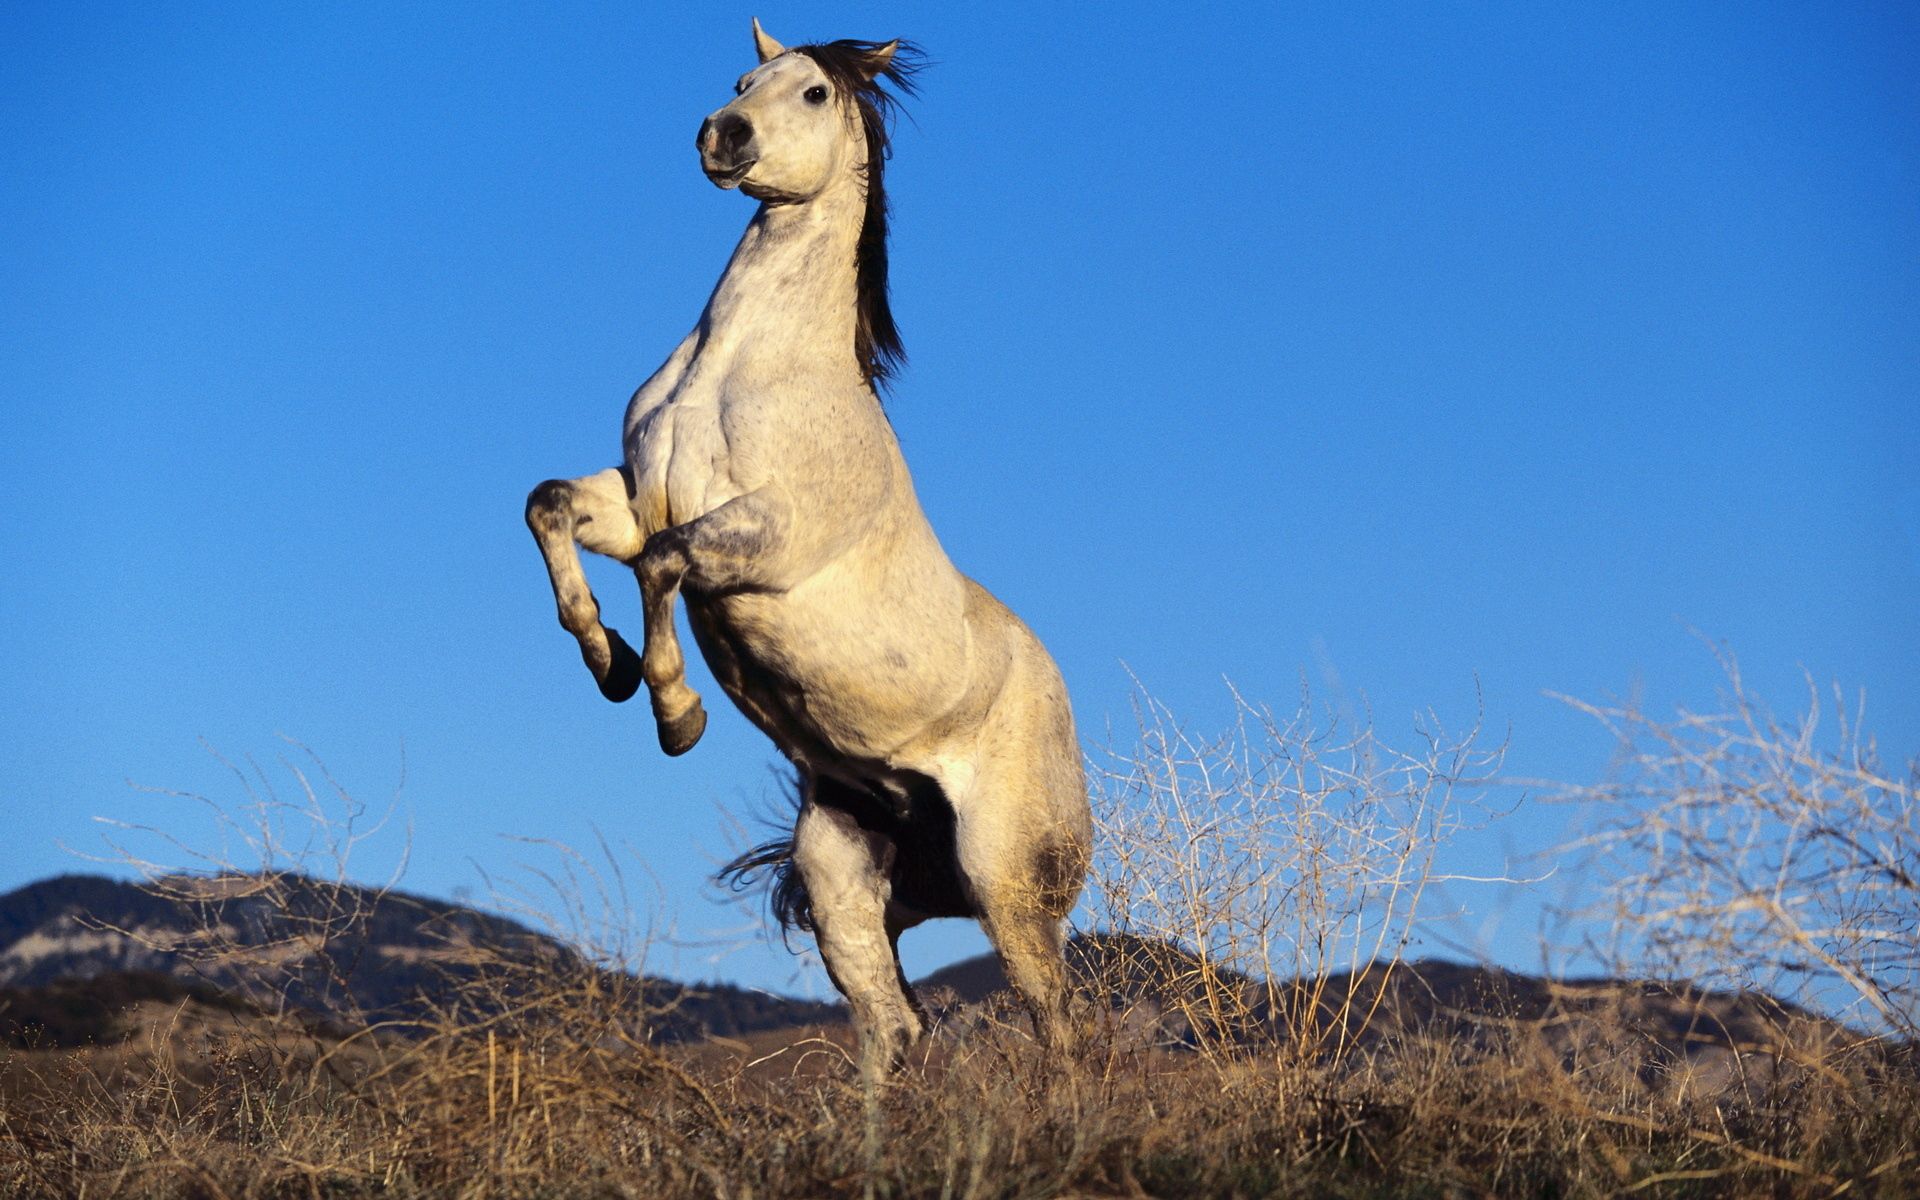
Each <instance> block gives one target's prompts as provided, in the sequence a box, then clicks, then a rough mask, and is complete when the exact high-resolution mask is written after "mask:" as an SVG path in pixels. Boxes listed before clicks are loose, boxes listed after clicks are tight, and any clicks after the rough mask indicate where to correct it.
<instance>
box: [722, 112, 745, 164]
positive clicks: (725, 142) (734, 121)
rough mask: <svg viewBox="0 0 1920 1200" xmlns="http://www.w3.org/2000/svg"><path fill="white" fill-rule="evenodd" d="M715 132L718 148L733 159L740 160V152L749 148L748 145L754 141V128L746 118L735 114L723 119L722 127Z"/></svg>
mask: <svg viewBox="0 0 1920 1200" xmlns="http://www.w3.org/2000/svg"><path fill="white" fill-rule="evenodd" d="M714 132H715V134H716V135H717V141H718V148H719V149H721V150H724V151H725V152H726V153H727V155H728V156H729V157H732V158H738V157H739V156H740V152H741V151H742V150H745V149H746V148H747V143H748V142H751V141H752V140H753V126H751V125H749V124H747V119H746V118H745V117H742V116H739V115H738V114H735V113H728V114H727V115H726V116H723V117H721V118H720V127H719V128H718V129H717V130H715V131H714Z"/></svg>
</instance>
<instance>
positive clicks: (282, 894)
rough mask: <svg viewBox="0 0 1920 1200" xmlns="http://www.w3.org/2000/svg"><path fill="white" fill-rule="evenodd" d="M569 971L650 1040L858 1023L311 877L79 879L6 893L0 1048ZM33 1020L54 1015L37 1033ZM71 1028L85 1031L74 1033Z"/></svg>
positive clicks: (400, 1016)
mask: <svg viewBox="0 0 1920 1200" xmlns="http://www.w3.org/2000/svg"><path fill="white" fill-rule="evenodd" d="M562 972H572V973H576V974H586V975H594V974H601V975H605V976H607V977H608V978H609V981H610V982H621V983H624V984H625V985H626V986H627V987H628V988H629V989H631V990H633V992H634V996H635V1000H636V1008H644V1009H645V1010H646V1012H647V1013H648V1014H649V1019H648V1032H649V1035H650V1036H652V1037H654V1038H655V1039H657V1040H661V1041H685V1040H691V1039H698V1038H703V1037H708V1036H713V1035H721V1036H738V1035H740V1034H744V1033H748V1032H752V1031H756V1030H762V1029H771V1028H779V1027H785V1026H791V1025H800V1024H806V1023H817V1022H826V1021H834V1020H839V1019H843V1017H844V1012H843V1010H842V1009H841V1008H840V1007H839V1006H838V1005H831V1004H820V1003H816V1002H812V1001H804V1000H797V999H790V998H787V997H782V996H772V995H768V994H765V993H762V992H755V991H749V990H747V989H744V988H738V987H732V986H729V985H725V984H711V985H686V984H679V983H673V982H670V981H667V980H660V979H652V978H646V979H638V980H636V979H633V978H632V977H630V976H625V975H622V974H621V973H619V972H615V971H609V970H607V969H606V968H604V967H600V966H597V965H595V964H592V963H590V962H588V961H587V960H586V959H584V958H583V957H582V956H581V955H580V953H579V952H578V951H577V950H575V949H573V948H572V947H570V946H567V945H566V944H564V943H562V942H561V941H559V940H557V939H555V938H552V937H549V936H547V935H546V934H542V933H539V932H537V931H535V930H533V929H530V928H528V927H527V926H525V925H523V924H521V923H519V922H517V921H513V920H509V919H507V918H505V917H499V916H494V915H491V914H487V913H482V912H478V911H476V910H474V909H471V908H467V907H465V906H462V905H457V904H448V903H446V902H443V901H438V900H431V899H428V898H426V897H422V896H414V895H409V894H406V893H402V892H394V891H385V892H382V891H375V890H372V889H367V888H361V887H355V886H352V885H337V884H331V883H327V882H324V881H321V880H315V879H310V878H306V877H303V876H293V875H274V876H258V875H239V874H234V875H221V876H212V877H196V876H175V877H168V878H163V879H158V880H154V881H151V882H147V883H140V884H135V883H127V882H122V881H118V880H112V879H105V878H101V877H98V876H87V875H68V876H61V877H58V878H54V879H48V880H43V881H41V882H39V883H34V884H30V885H28V886H26V887H24V888H20V889H19V890H17V891H14V892H9V893H7V894H5V895H0V1037H11V1038H12V1039H13V1040H15V1041H20V1040H21V1039H22V1038H24V1037H25V1036H26V1034H27V1031H26V1029H25V1026H26V1025H27V1024H30V1023H31V1024H34V1026H35V1028H36V1029H38V1030H39V1032H38V1033H37V1034H34V1035H33V1036H36V1037H40V1038H44V1039H50V1040H63V1039H62V1038H56V1037H54V1026H59V1027H61V1028H63V1029H67V1030H68V1032H69V1033H71V1031H72V1030H74V1029H82V1028H84V1029H87V1030H90V1031H91V1034H92V1036H94V1037H95V1038H96V1040H100V1039H103V1038H106V1037H107V1036H108V1032H107V1031H108V1030H109V1029H110V1028H111V1022H110V1021H107V1020H105V1019H104V1018H103V1017H102V1016H101V1015H100V1014H99V1013H98V1012H95V1011H94V1009H95V1008H97V1007H98V1006H100V1005H102V1004H105V1005H108V1006H111V1003H112V1002H114V1001H116V1000H127V1001H128V1002H131V1000H134V999H166V998H174V999H179V998H183V997H188V996H191V997H192V998H194V999H196V1000H197V1001H200V1002H204V1003H215V1002H218V1003H225V1004H229V1005H255V1006H261V1007H272V1006H275V1005H278V1004H282V1003H284V1004H287V1005H290V1006H292V1007H294V1008H296V1009H299V1010H302V1011H305V1012H307V1013H310V1014H312V1015H314V1016H315V1017H316V1018H320V1019H325V1020H334V1021H344V1022H346V1023H349V1024H358V1023H363V1022H371V1021H376V1020H378V1021H389V1022H395V1021H397V1022H403V1023H404V1022H407V1021H412V1020H419V1019H422V1018H424V1017H425V1016H427V1015H429V1014H431V1013H434V1012H445V1011H448V1010H450V1009H452V1008H454V1007H457V1006H465V1007H467V1008H472V1007H473V1006H475V1005H476V1004H479V1005H485V1004H487V1003H494V1004H505V1003H510V1002H511V999H512V996H513V994H514V989H515V988H516V987H519V986H521V984H520V983H518V982H516V981H517V980H525V979H528V978H532V977H533V976H534V975H546V976H552V975H554V974H558V973H562ZM169 980H170V981H173V982H172V984H171V985H170V984H168V983H166V982H164V981H169ZM478 982H486V983H489V984H496V986H491V987H476V986H474V985H475V984H476V983H478ZM222 997H224V999H221V998H222ZM29 1013H37V1014H41V1015H40V1016H39V1017H36V1018H35V1019H34V1020H33V1021H31V1022H29V1021H28V1020H27V1019H26V1017H25V1014H29ZM76 1013H78V1014H82V1015H79V1016H75V1014H76ZM85 1013H93V1015H92V1016H86V1015H84V1014H85ZM46 1014H53V1019H52V1024H51V1025H50V1024H49V1019H48V1017H47V1015H46ZM60 1014H66V1015H67V1016H71V1017H73V1018H74V1019H73V1020H71V1021H68V1022H67V1023H66V1024H65V1025H62V1024H61V1022H62V1020H64V1019H65V1018H63V1017H61V1016H60ZM9 1026H11V1029H9Z"/></svg>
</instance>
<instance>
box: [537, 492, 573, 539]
mask: <svg viewBox="0 0 1920 1200" xmlns="http://www.w3.org/2000/svg"><path fill="white" fill-rule="evenodd" d="M526 516H527V528H529V529H531V530H533V534H534V536H535V537H540V536H543V535H546V534H551V533H565V534H566V535H567V536H568V537H572V536H573V534H572V532H571V531H570V530H568V529H567V528H566V527H567V526H568V525H570V524H572V522H573V485H572V484H570V483H568V482H567V481H566V480H564V479H548V480H545V481H543V482H542V483H540V484H539V485H537V486H536V487H535V488H534V489H533V490H532V491H531V492H528V493H527V512H526Z"/></svg>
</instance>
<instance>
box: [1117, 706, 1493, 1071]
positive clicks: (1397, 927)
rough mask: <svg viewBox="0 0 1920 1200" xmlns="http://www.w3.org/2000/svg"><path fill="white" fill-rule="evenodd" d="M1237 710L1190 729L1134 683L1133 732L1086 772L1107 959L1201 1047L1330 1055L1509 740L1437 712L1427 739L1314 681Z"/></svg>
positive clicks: (1396, 951) (1346, 1041) (1361, 1018)
mask: <svg viewBox="0 0 1920 1200" xmlns="http://www.w3.org/2000/svg"><path fill="white" fill-rule="evenodd" d="M1233 701H1234V721H1233V725H1232V727H1231V728H1229V729H1228V730H1227V731H1226V732H1225V733H1223V734H1219V735H1203V734H1196V733H1194V732H1193V731H1192V730H1191V729H1189V728H1188V727H1187V726H1186V725H1185V724H1184V723H1183V722H1182V721H1181V720H1180V719H1179V718H1178V717H1177V716H1176V715H1175V714H1174V713H1173V712H1172V711H1171V710H1170V709H1169V708H1168V707H1167V706H1166V705H1165V704H1163V703H1161V702H1160V701H1159V700H1157V699H1155V698H1154V697H1153V696H1151V695H1150V694H1148V693H1147V692H1146V690H1145V689H1144V688H1140V689H1137V690H1136V694H1135V704H1134V711H1135V716H1136V718H1137V722H1138V726H1139V729H1138V740H1137V742H1136V743H1135V744H1134V745H1132V746H1130V747H1127V748H1121V749H1109V750H1108V751H1107V752H1106V754H1105V756H1104V760H1101V761H1096V762H1095V764H1094V770H1093V771H1092V773H1091V775H1092V779H1093V800H1094V819H1095V843H1096V848H1095V860H1094V871H1093V895H1092V897H1091V900H1090V903H1089V906H1088V907H1089V908H1090V909H1091V911H1092V913H1093V916H1094V920H1095V922H1096V923H1097V924H1098V925H1100V926H1101V927H1103V928H1104V929H1105V930H1106V931H1109V932H1110V933H1117V934H1122V935H1126V936H1127V937H1128V938H1129V939H1130V942H1128V943H1123V944H1124V945H1131V946H1132V947H1133V948H1134V953H1133V954H1132V955H1127V954H1121V955H1116V956H1113V957H1114V958H1115V959H1116V961H1113V962H1111V963H1110V964H1108V965H1107V966H1106V967H1105V968H1104V970H1105V972H1106V974H1107V975H1108V976H1109V978H1108V980H1107V984H1108V986H1109V989H1110V990H1111V991H1113V992H1114V993H1116V994H1120V993H1126V994H1137V993H1138V991H1139V990H1140V984H1141V982H1142V981H1145V980H1152V981H1155V983H1156V984H1157V986H1158V988H1159V994H1158V996H1157V997H1156V998H1157V999H1158V1000H1159V1002H1160V1003H1161V1004H1163V1005H1164V1006H1166V1007H1167V1008H1168V1009H1169V1010H1170V1011H1171V1012H1172V1013H1174V1014H1176V1015H1177V1017H1178V1018H1179V1022H1180V1024H1181V1025H1182V1026H1183V1027H1184V1030H1185V1031H1187V1032H1188V1036H1189V1037H1190V1038H1191V1039H1193V1040H1194V1041H1196V1042H1197V1043H1198V1044H1199V1045H1201V1046H1203V1047H1204V1048H1206V1049H1208V1050H1209V1051H1213V1052H1218V1053H1223V1054H1231V1053H1234V1052H1236V1051H1237V1050H1238V1049H1242V1048H1246V1047H1250V1046H1259V1047H1262V1048H1264V1049H1267V1050H1275V1051H1279V1052H1281V1053H1282V1054H1283V1055H1285V1056H1287V1057H1290V1058H1291V1059H1292V1060H1294V1061H1300V1062H1305V1061H1313V1060H1323V1059H1326V1058H1329V1057H1331V1058H1333V1059H1338V1058H1339V1057H1340V1056H1342V1055H1343V1054H1344V1053H1346V1052H1347V1051H1348V1050H1350V1049H1351V1048H1352V1047H1353V1046H1354V1045H1355V1043H1356V1041H1357V1040H1358V1039H1359V1038H1360V1037H1361V1035H1362V1034H1363V1033H1364V1031H1365V1029H1366V1026H1367V1022H1368V1019H1369V1017H1370V1016H1371V1014H1372V1011H1373V1009H1374V1008H1375V1007H1376V1006H1377V1004H1378V1002H1379V999H1380V997H1381V996H1382V995H1384V994H1385V989H1384V987H1382V986H1380V981H1379V980H1377V979H1376V980H1375V981H1374V983H1373V985H1372V986H1370V987H1369V986H1363V984H1362V979H1363V973H1364V972H1365V971H1366V970H1367V969H1369V968H1374V969H1376V970H1378V971H1382V972H1385V973H1387V974H1389V975H1390V974H1391V973H1392V972H1393V970H1394V969H1395V965H1396V964H1397V963H1398V962H1399V960H1400V956H1401V952H1402V951H1403V950H1404V949H1405V948H1406V946H1407V945H1408V944H1409V942H1410V941H1411V940H1412V938H1413V937H1414V935H1415V931H1416V930H1417V928H1418V926H1419V923H1420V921H1421V918H1422V916H1423V909H1422V904H1423V902H1424V901H1425V900H1426V898H1427V896H1428V892H1429V889H1430V888H1431V887H1432V885H1434V884H1435V883H1438V882H1441V881H1443V880H1446V879H1449V878H1452V877H1451V876H1448V875H1446V874H1445V873H1443V872H1441V871H1440V870H1438V869H1437V867H1436V863H1437V859H1438V856H1439V854H1440V853H1441V851H1442V850H1443V849H1444V847H1445V846H1446V844H1447V843H1448V841H1449V840H1450V839H1451V838H1452V837H1453V836H1454V835H1455V834H1456V833H1458V832H1459V831H1461V830H1462V829H1463V828H1466V827H1467V826H1468V825H1469V824H1470V823H1475V822H1479V821H1482V820H1484V819H1485V818H1487V817H1488V816H1489V815H1490V809H1489V808H1488V807H1487V805H1486V803H1485V799H1484V792H1483V790H1482V789H1483V786H1484V785H1485V784H1486V783H1487V782H1488V781H1489V780H1490V778H1491V776H1492V775H1493V773H1494V772H1495V771H1497V770H1498V767H1499V764H1500V762H1501V759H1502V756H1503V753H1504V747H1503V746H1502V747H1494V748H1484V747H1481V746H1480V745H1479V744H1478V738H1479V735H1480V732H1481V731H1480V726H1479V723H1478V721H1476V722H1475V723H1474V724H1473V725H1471V726H1469V727H1468V728H1467V729H1466V730H1464V731H1462V732H1458V733H1452V732H1449V731H1448V730H1447V729H1446V727H1445V726H1444V725H1443V724H1442V723H1441V722H1440V720H1439V719H1438V718H1437V717H1436V716H1435V715H1434V714H1432V713H1427V714H1425V715H1424V716H1423V717H1422V719H1421V720H1419V721H1418V722H1417V723H1416V726H1415V731H1414V732H1415V737H1416V739H1417V742H1418V745H1417V748H1416V749H1414V750H1412V751H1402V750H1398V749H1395V748H1393V747H1391V746H1389V745H1387V744H1386V743H1384V742H1383V741H1382V740H1381V739H1380V738H1379V737H1378V736H1377V734H1376V733H1375V731H1374V729H1373V728H1372V727H1371V726H1370V725H1367V726H1361V727H1359V728H1355V729H1342V728H1341V727H1340V726H1339V723H1338V722H1337V721H1327V720H1324V719H1323V718H1321V717H1320V715H1319V714H1317V713H1316V712H1315V711H1314V709H1313V707H1312V706H1311V704H1310V703H1309V701H1308V698H1307V697H1306V696H1305V695H1304V693H1303V695H1302V697H1301V699H1300V702H1299V703H1298V705H1297V706H1296V707H1295V708H1294V709H1293V710H1292V711H1291V712H1289V713H1286V714H1284V715H1282V714H1277V713H1275V711H1274V710H1273V709H1271V708H1268V707H1266V706H1264V705H1259V704H1255V703H1253V702H1251V701H1249V700H1248V699H1246V698H1245V697H1244V696H1242V695H1241V694H1240V693H1239V692H1237V691H1235V692H1234V693H1233Z"/></svg>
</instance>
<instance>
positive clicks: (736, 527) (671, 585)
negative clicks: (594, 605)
mask: <svg viewBox="0 0 1920 1200" xmlns="http://www.w3.org/2000/svg"><path fill="white" fill-rule="evenodd" d="M784 513H785V510H784V507H783V506H782V505H781V504H780V503H779V502H778V501H777V500H776V499H775V498H774V497H773V496H772V495H771V494H770V493H769V492H767V491H765V490H762V491H758V492H749V493H748V494H747V495H744V496H736V497H735V498H734V499H732V500H729V501H727V502H726V503H725V504H722V505H721V506H720V507H719V508H716V509H714V510H713V511H712V512H710V513H708V514H706V515H705V516H703V517H699V518H697V519H695V520H692V521H688V522H686V523H685V524H683V525H675V526H672V527H670V528H667V529H663V530H661V531H660V532H659V533H656V534H654V535H653V536H652V537H650V538H648V539H647V544H646V547H645V548H644V549H642V550H641V552H640V560H639V561H638V562H637V563H636V564H634V570H635V573H636V574H638V576H639V577H640V595H641V600H642V605H643V608H644V611H645V613H646V618H647V627H646V641H645V643H644V644H643V646H642V647H641V652H640V673H641V675H642V676H643V677H644V678H645V679H646V681H647V691H648V693H649V695H650V697H651V698H652V701H653V717H654V721H655V723H656V725H657V727H658V729H659V733H660V748H661V749H662V750H664V751H666V752H667V753H668V754H671V755H680V754H685V753H686V752H687V751H689V750H691V749H693V746H694V743H696V742H698V741H699V740H700V735H701V734H702V733H704V732H705V731H706V728H707V713H706V709H705V708H704V707H702V706H701V703H700V695H699V693H698V692H695V691H694V690H693V689H692V688H690V687H688V686H687V664H686V658H685V656H684V655H683V654H682V653H681V651H680V635H679V633H678V632H677V631H676V630H675V629H674V624H673V602H674V600H675V599H676V598H678V596H679V595H680V589H681V587H682V586H683V585H685V586H688V587H692V588H694V589H695V590H697V591H701V592H722V591H728V590H734V589H739V588H746V587H767V586H771V585H772V582H773V580H772V577H771V571H772V564H773V563H774V561H775V560H776V555H775V554H774V551H776V550H777V549H778V548H779V547H780V546H781V544H782V534H783V531H784V530H785V528H786V521H785V519H784Z"/></svg>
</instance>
